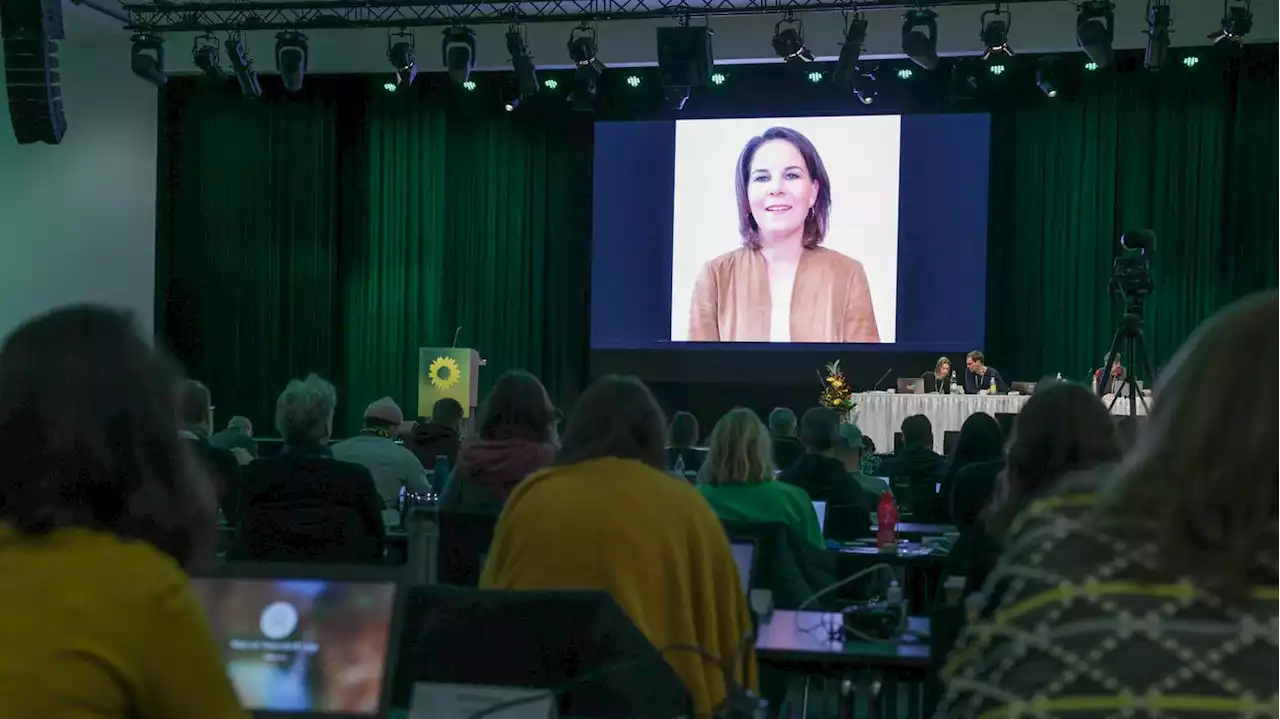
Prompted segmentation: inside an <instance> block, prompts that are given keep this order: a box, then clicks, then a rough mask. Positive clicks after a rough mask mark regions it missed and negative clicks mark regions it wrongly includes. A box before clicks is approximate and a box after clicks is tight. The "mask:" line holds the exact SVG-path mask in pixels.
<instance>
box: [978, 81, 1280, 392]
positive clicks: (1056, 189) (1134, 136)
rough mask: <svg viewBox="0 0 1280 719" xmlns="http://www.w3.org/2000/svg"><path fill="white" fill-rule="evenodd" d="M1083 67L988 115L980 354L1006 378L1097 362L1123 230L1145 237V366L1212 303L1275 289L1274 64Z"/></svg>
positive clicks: (1158, 362) (1114, 304)
mask: <svg viewBox="0 0 1280 719" xmlns="http://www.w3.org/2000/svg"><path fill="white" fill-rule="evenodd" d="M1085 80H1086V81H1085V82H1084V83H1083V84H1082V86H1081V87H1080V95H1079V97H1077V98H1075V100H1074V101H1073V102H1066V101H1051V100H1049V99H1048V98H1041V100H1042V101H1040V102H1033V103H1026V104H1024V105H1021V106H1019V107H1015V108H1008V109H1001V110H999V111H997V112H994V113H993V116H992V163H991V194H990V215H989V217H990V232H989V238H988V268H987V271H988V277H987V316H988V321H987V334H988V342H987V344H988V347H987V348H986V350H987V351H986V354H987V356H988V359H989V361H990V362H991V363H992V364H993V365H995V366H997V367H999V369H1000V370H1001V373H1002V374H1003V375H1004V376H1005V377H1006V378H1010V379H1026V380H1035V379H1038V378H1039V376H1040V375H1041V374H1043V373H1053V372H1058V371H1061V372H1062V373H1063V374H1064V375H1067V376H1074V377H1085V376H1087V374H1086V373H1087V372H1088V371H1089V370H1091V369H1092V368H1096V367H1098V366H1100V365H1101V364H1102V362H1103V354H1104V353H1105V351H1106V349H1107V347H1108V345H1109V343H1110V341H1111V338H1112V334H1113V332H1114V331H1115V328H1116V324H1117V321H1118V319H1119V316H1120V314H1121V311H1122V310H1123V306H1122V303H1120V302H1119V301H1118V300H1116V299H1115V298H1114V297H1113V296H1112V295H1110V294H1109V293H1108V280H1109V279H1110V274H1111V264H1112V261H1113V259H1114V258H1115V256H1116V254H1117V253H1118V251H1119V250H1118V245H1117V241H1118V240H1119V238H1120V235H1121V234H1122V233H1124V232H1125V231H1128V230H1133V229H1138V228H1150V229H1152V230H1154V231H1155V232H1156V233H1157V235H1158V236H1159V242H1158V247H1157V250H1156V254H1155V259H1154V261H1153V265H1152V266H1153V275H1154V279H1155V291H1154V293H1153V294H1152V295H1151V297H1150V298H1149V299H1148V301H1147V302H1146V308H1145V322H1144V327H1145V335H1146V339H1147V346H1148V350H1149V353H1150V356H1151V361H1152V363H1153V364H1154V365H1155V366H1156V367H1157V368H1159V367H1160V366H1162V365H1163V364H1165V363H1166V362H1167V361H1168V360H1169V358H1170V356H1171V355H1172V353H1173V352H1174V351H1176V349H1177V347H1178V346H1179V345H1180V344H1181V343H1182V342H1183V340H1185V339H1186V337H1187V335H1188V334H1189V333H1190V332H1191V331H1192V330H1193V329H1195V327H1196V325H1198V324H1199V323H1200V322H1202V321H1204V319H1206V318H1207V317H1209V316H1210V315H1212V314H1213V313H1214V311H1216V310H1217V309H1219V308H1220V307H1222V306H1223V305H1224V304H1227V303H1229V302H1230V301H1232V300H1234V299H1236V298H1238V297H1240V296H1241V295H1244V294H1247V293H1248V292H1251V291H1254V290H1258V289H1262V288H1267V287H1272V288H1273V287H1275V286H1276V262H1277V254H1276V247H1277V241H1276V204H1275V198H1276V195H1277V165H1276V101H1277V95H1276V82H1275V75H1274V63H1272V64H1271V66H1270V72H1269V73H1268V72H1267V71H1266V68H1265V67H1263V68H1250V67H1245V68H1243V69H1242V71H1241V72H1239V73H1235V72H1228V73H1226V74H1225V76H1224V73H1222V72H1219V71H1218V69H1216V68H1214V67H1212V66H1210V64H1208V63H1205V64H1202V65H1201V66H1199V67H1197V68H1195V69H1194V70H1193V71H1189V72H1188V71H1182V72H1178V71H1175V70H1171V69H1166V71H1164V72H1162V73H1159V74H1152V73H1142V72H1134V73H1114V74H1111V73H1097V74H1090V75H1087V76H1086V78H1085ZM1125 363H1126V364H1127V365H1130V366H1133V365H1134V362H1133V358H1129V357H1126V358H1125ZM1157 371H1158V369H1157ZM1140 374H1141V373H1140ZM1142 378H1143V379H1145V380H1148V381H1149V380H1150V378H1149V377H1145V376H1143V377H1142Z"/></svg>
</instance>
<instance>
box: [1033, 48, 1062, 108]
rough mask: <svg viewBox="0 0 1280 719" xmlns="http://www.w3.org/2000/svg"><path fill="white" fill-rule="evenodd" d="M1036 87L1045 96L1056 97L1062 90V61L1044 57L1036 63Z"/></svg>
mask: <svg viewBox="0 0 1280 719" xmlns="http://www.w3.org/2000/svg"><path fill="white" fill-rule="evenodd" d="M1036 87H1038V88H1040V92H1043V93H1044V94H1045V95H1046V96H1047V97H1054V98H1056V97H1057V96H1058V94H1059V93H1061V92H1062V62H1061V61H1059V60H1058V58H1056V57H1045V58H1041V59H1040V61H1039V62H1038V63H1036Z"/></svg>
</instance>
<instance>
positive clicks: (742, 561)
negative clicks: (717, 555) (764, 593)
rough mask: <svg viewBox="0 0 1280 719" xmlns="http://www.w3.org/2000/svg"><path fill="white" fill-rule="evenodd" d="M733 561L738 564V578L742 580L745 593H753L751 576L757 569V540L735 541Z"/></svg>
mask: <svg viewBox="0 0 1280 719" xmlns="http://www.w3.org/2000/svg"><path fill="white" fill-rule="evenodd" d="M731 548H732V549H733V561H734V563H736V564H737V565H738V578H739V579H741V580H742V592H743V594H750V593H751V578H752V577H753V576H754V575H755V571H756V544H755V542H734V543H733V545H732V547H731Z"/></svg>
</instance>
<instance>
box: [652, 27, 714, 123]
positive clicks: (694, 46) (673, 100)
mask: <svg viewBox="0 0 1280 719" xmlns="http://www.w3.org/2000/svg"><path fill="white" fill-rule="evenodd" d="M713 36H714V33H713V32H712V31H711V28H709V27H707V26H705V25H698V26H693V27H690V26H689V25H688V19H687V18H682V19H681V24H680V25H679V26H677V27H659V28H658V32H657V39H658V77H659V78H660V79H661V81H662V92H663V95H664V96H665V98H666V102H667V107H669V108H671V109H672V110H677V111H679V110H683V109H684V104H685V103H686V102H687V101H688V100H689V92H690V90H692V88H695V87H706V85H707V80H708V79H709V78H710V77H711V68H712V67H714V66H715V57H714V55H713V54H712V51H711V40H712V37H713Z"/></svg>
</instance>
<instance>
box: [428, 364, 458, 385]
mask: <svg viewBox="0 0 1280 719" xmlns="http://www.w3.org/2000/svg"><path fill="white" fill-rule="evenodd" d="M427 376H428V377H429V378H431V386H432V387H435V388H436V389H438V390H442V391H443V390H449V389H452V388H453V386H454V385H456V384H458V382H459V381H460V380H461V379H462V368H461V367H459V366H458V360H456V359H454V358H452V357H437V358H435V360H433V361H432V362H431V366H430V367H428V368H427Z"/></svg>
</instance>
